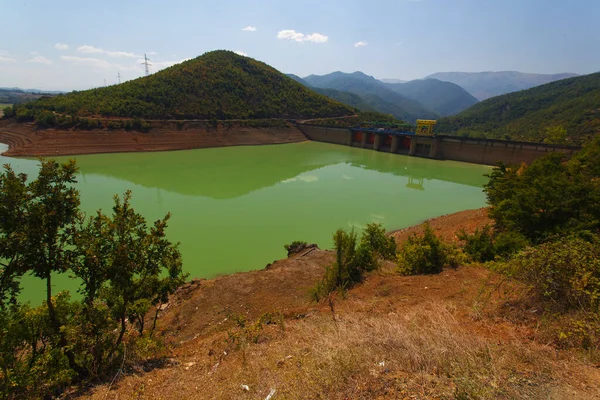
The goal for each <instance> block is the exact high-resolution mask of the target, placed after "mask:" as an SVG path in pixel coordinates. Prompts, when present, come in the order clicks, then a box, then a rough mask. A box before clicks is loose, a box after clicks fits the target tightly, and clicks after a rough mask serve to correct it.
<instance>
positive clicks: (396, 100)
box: [288, 71, 477, 122]
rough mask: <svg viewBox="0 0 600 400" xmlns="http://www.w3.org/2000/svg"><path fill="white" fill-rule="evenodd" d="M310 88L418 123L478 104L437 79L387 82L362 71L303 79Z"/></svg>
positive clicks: (368, 109)
mask: <svg viewBox="0 0 600 400" xmlns="http://www.w3.org/2000/svg"><path fill="white" fill-rule="evenodd" d="M288 76H290V77H291V78H292V79H295V80H296V81H298V82H300V83H302V84H304V85H306V86H308V87H309V88H311V89H313V90H315V91H318V92H319V93H322V94H325V95H326V96H329V97H331V98H333V99H336V100H338V101H341V102H344V103H346V104H350V105H352V106H353V107H356V108H358V109H360V110H362V111H373V110H374V111H378V112H381V113H385V114H391V115H393V116H394V117H396V118H399V119H402V120H405V121H409V122H414V121H415V120H417V119H420V118H422V119H436V118H439V117H440V116H446V115H452V114H455V113H457V112H460V111H462V110H464V109H466V108H468V107H470V106H471V105H473V104H475V103H477V99H475V98H474V97H473V96H471V95H470V94H469V93H467V92H466V91H465V90H464V89H463V88H461V87H460V86H458V85H455V84H452V83H449V82H442V81H439V80H435V79H425V80H415V81H411V82H405V83H386V82H382V81H380V80H377V79H375V78H373V77H372V76H368V75H366V74H364V73H362V72H354V73H344V72H339V71H338V72H333V73H331V74H327V75H320V76H319V75H309V76H307V77H304V78H300V77H298V76H296V75H288Z"/></svg>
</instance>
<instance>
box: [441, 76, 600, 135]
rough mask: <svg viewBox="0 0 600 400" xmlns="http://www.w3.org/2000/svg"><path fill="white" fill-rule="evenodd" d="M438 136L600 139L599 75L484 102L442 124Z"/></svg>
mask: <svg viewBox="0 0 600 400" xmlns="http://www.w3.org/2000/svg"><path fill="white" fill-rule="evenodd" d="M436 131H437V132H438V133H445V134H455V135H461V136H479V137H490V138H511V139H516V140H527V141H536V142H539V141H547V142H554V143H558V142H571V143H581V142H583V141H585V140H586V139H587V138H589V137H590V136H592V135H597V134H600V72H599V73H595V74H591V75H585V76H579V77H575V78H569V79H563V80H560V81H556V82H551V83H548V84H545V85H542V86H537V87H534V88H531V89H527V90H523V91H520V92H517V93H510V94H505V95H502V96H498V97H494V98H491V99H488V100H485V101H482V102H481V103H478V104H476V105H474V106H473V107H471V108H469V109H468V110H465V111H463V112H462V113H460V114H458V115H455V116H453V117H450V118H443V119H441V120H439V121H438V124H437V126H436ZM563 139H564V140H563Z"/></svg>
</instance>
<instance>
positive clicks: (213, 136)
mask: <svg viewBox="0 0 600 400" xmlns="http://www.w3.org/2000/svg"><path fill="white" fill-rule="evenodd" d="M189 125H190V126H189V127H186V128H184V129H182V130H179V129H177V128H176V122H166V121H165V122H160V123H154V122H153V127H152V129H151V131H150V132H149V133H140V132H134V131H130V132H128V131H125V130H115V131H107V130H93V131H82V130H59V129H36V128H35V126H34V124H33V123H16V122H13V121H0V142H1V143H6V144H8V146H9V150H8V151H6V152H5V153H4V155H7V156H61V155H76V154H95V153H122V152H140V151H166V150H187V149H198V148H207V147H223V146H242V145H260V144H282V143H295V142H302V141H305V140H306V137H305V136H304V135H303V134H302V132H300V130H298V129H297V128H295V127H293V126H291V125H289V126H288V127H286V128H249V127H243V126H232V127H227V128H226V127H222V126H219V127H217V128H207V127H206V126H203V124H189Z"/></svg>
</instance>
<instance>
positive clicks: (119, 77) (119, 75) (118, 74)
mask: <svg viewBox="0 0 600 400" xmlns="http://www.w3.org/2000/svg"><path fill="white" fill-rule="evenodd" d="M117 78H118V79H119V85H120V84H121V73H120V72H118V73H117Z"/></svg>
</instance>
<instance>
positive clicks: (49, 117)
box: [35, 110, 56, 128]
mask: <svg viewBox="0 0 600 400" xmlns="http://www.w3.org/2000/svg"><path fill="white" fill-rule="evenodd" d="M35 123H36V125H37V126H39V127H41V128H49V127H52V126H54V125H55V124H56V116H55V115H54V113H53V112H52V111H45V110H44V111H41V112H40V113H38V114H37V115H36V116H35Z"/></svg>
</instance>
